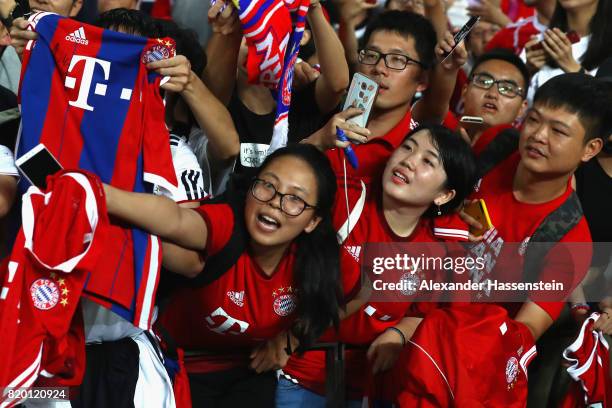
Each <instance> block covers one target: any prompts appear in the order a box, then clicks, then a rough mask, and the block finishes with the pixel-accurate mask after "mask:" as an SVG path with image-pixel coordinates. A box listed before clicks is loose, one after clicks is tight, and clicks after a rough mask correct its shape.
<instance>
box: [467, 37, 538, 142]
mask: <svg viewBox="0 0 612 408" xmlns="http://www.w3.org/2000/svg"><path fill="white" fill-rule="evenodd" d="M528 85H529V73H528V72H527V68H526V67H525V64H524V63H523V62H522V61H521V60H520V59H519V58H518V57H517V56H516V55H514V54H512V52H510V51H507V50H501V49H499V50H493V51H490V52H488V53H485V54H483V55H482V56H481V57H480V58H479V59H477V60H476V62H475V63H474V68H472V71H471V72H470V75H469V77H468V83H467V84H466V85H464V86H463V90H462V93H461V100H462V102H463V114H464V115H466V116H476V117H481V118H482V120H483V123H481V124H478V123H462V126H463V127H464V128H465V130H466V131H467V134H468V136H469V138H470V140H471V143H472V146H474V148H475V150H476V151H477V152H478V151H479V150H480V149H481V148H482V147H484V146H485V145H486V144H488V142H490V140H491V139H492V138H494V137H495V136H496V135H497V134H498V133H499V132H500V131H502V130H503V129H505V128H508V127H509V126H510V125H512V123H513V122H514V121H515V120H517V118H521V117H522V116H523V115H524V113H525V111H526V109H527V100H526V99H525V95H526V94H527V88H526V87H527V86H528ZM488 129H491V130H488ZM485 131H487V132H486V133H487V136H486V137H485V138H483V139H482V140H479V139H480V138H481V136H482V135H483V133H485Z"/></svg>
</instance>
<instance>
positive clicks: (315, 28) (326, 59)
mask: <svg viewBox="0 0 612 408" xmlns="http://www.w3.org/2000/svg"><path fill="white" fill-rule="evenodd" d="M308 23H309V25H310V30H311V31H312V35H313V38H314V42H315V47H316V49H317V55H318V57H319V64H320V65H321V75H320V76H319V78H318V79H317V82H316V84H315V97H316V101H317V106H318V107H319V110H320V111H321V112H322V113H329V112H331V111H332V110H333V109H334V108H335V107H336V106H337V105H338V103H340V100H341V99H342V96H343V95H344V92H345V90H346V87H347V86H348V83H349V68H348V63H347V62H346V59H345V58H338V56H339V55H343V54H344V48H343V47H342V43H341V42H340V39H339V38H338V36H337V35H336V32H335V31H334V29H333V27H332V26H331V25H330V24H329V23H328V22H327V20H326V19H325V16H324V14H323V9H322V7H321V4H320V3H319V1H318V0H311V5H310V9H309V10H308Z"/></svg>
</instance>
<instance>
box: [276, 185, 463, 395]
mask: <svg viewBox="0 0 612 408" xmlns="http://www.w3.org/2000/svg"><path fill="white" fill-rule="evenodd" d="M340 178H341V176H339V184H340ZM343 185H344V184H343V183H342V184H340V185H339V188H340V189H341V190H339V193H338V197H339V198H340V199H339V200H338V201H337V202H336V206H335V209H334V226H335V228H336V229H337V230H338V231H339V232H340V233H342V226H346V224H345V221H346V220H347V218H348V217H347V208H346V203H345V200H344V199H343V197H344V191H343ZM361 186H362V184H361V181H360V180H359V179H357V178H349V179H348V180H347V195H348V201H349V209H353V208H354V207H355V205H354V203H355V202H356V201H357V200H358V199H359V198H360V197H361V194H362V187H361ZM368 191H369V192H368V193H366V194H367V195H366V198H365V202H364V206H363V210H362V212H361V215H360V217H359V219H358V220H357V223H356V224H355V225H354V226H353V227H352V229H351V231H350V234H348V236H347V238H346V240H345V241H344V242H343V244H342V248H341V255H340V260H341V273H342V285H343V288H344V292H345V296H346V297H347V299H350V298H352V297H353V296H354V295H355V294H356V293H357V292H358V290H359V278H360V272H361V269H360V268H361V260H362V259H363V252H364V246H363V244H364V243H370V242H372V243H385V242H389V243H391V242H436V241H441V240H443V239H444V240H455V241H456V240H465V239H467V229H466V227H465V224H463V223H461V222H459V223H457V222H452V223H451V222H447V221H450V220H456V219H455V218H454V217H438V218H437V219H436V223H435V226H434V223H433V222H432V221H431V220H428V219H421V222H420V223H419V224H418V225H417V227H416V228H415V230H414V231H413V233H412V234H411V235H410V236H409V237H400V236H398V235H396V234H395V233H394V232H393V231H392V230H391V228H390V227H389V225H388V223H387V221H386V219H385V217H384V215H383V213H382V207H381V193H380V186H379V184H377V183H373V184H372V185H371V186H370V187H369V190H368ZM433 250H435V249H433ZM437 255H439V256H444V254H437ZM431 307H435V304H413V303H411V302H391V301H386V302H373V301H371V302H368V303H366V304H365V305H363V306H362V307H361V308H360V309H359V310H358V311H357V312H355V313H354V314H352V315H351V316H349V317H347V318H346V319H344V320H343V321H342V322H341V324H340V328H339V332H338V333H336V332H335V331H334V330H331V329H330V330H328V331H327V332H326V333H325V334H324V335H323V336H322V338H321V339H320V341H321V342H333V341H340V342H344V343H348V344H351V345H358V346H361V348H359V349H349V350H347V351H346V354H345V367H346V384H347V395H348V397H349V398H351V399H352V398H360V397H361V396H362V395H363V392H364V385H365V384H364V382H365V377H366V376H365V374H364V373H366V372H369V371H371V370H370V369H369V368H368V365H367V359H366V355H365V353H366V351H367V346H368V345H369V344H370V343H371V342H372V341H373V340H375V339H376V337H377V336H378V335H379V334H381V333H382V332H383V331H384V330H385V329H387V328H388V327H391V326H394V325H396V324H397V323H398V322H399V321H400V320H402V319H403V318H404V317H405V316H422V315H423V314H424V313H425V312H427V311H428V310H429V309H430V308H431ZM325 372H326V371H325V352H324V351H309V352H306V353H304V354H303V355H301V356H292V357H291V358H290V359H289V362H288V364H287V366H286V367H285V368H283V373H284V374H285V376H286V377H288V378H290V379H292V380H295V381H298V383H299V384H300V385H302V386H304V387H306V388H308V389H310V390H312V391H315V392H317V393H320V394H324V392H325Z"/></svg>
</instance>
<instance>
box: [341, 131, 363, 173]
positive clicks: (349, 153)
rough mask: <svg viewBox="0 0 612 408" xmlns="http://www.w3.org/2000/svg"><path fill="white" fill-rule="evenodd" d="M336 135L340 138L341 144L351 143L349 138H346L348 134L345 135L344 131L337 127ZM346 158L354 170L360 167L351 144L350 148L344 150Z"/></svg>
mask: <svg viewBox="0 0 612 408" xmlns="http://www.w3.org/2000/svg"><path fill="white" fill-rule="evenodd" d="M336 135H337V137H338V140H340V141H341V142H348V141H349V140H348V137H346V134H344V131H343V130H342V129H340V128H339V127H337V126H336ZM344 156H346V158H347V160H348V161H349V163H350V164H351V166H352V167H353V168H354V169H356V168H357V167H358V166H359V163H358V162H357V155H356V154H355V151H354V150H353V148H352V147H351V145H350V143H349V145H348V146H346V147H345V148H344Z"/></svg>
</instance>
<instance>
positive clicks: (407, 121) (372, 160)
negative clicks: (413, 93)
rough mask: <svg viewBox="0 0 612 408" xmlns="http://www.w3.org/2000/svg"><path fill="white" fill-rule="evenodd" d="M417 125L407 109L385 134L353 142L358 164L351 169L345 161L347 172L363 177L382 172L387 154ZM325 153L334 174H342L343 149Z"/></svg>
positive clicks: (389, 154)
mask: <svg viewBox="0 0 612 408" xmlns="http://www.w3.org/2000/svg"><path fill="white" fill-rule="evenodd" d="M418 125H419V124H418V123H417V122H415V121H414V119H412V112H411V111H408V112H406V115H405V116H404V117H403V118H402V120H400V121H399V122H398V123H397V124H396V125H395V127H394V128H393V129H391V130H390V131H389V132H388V133H387V134H386V135H383V136H380V137H377V138H374V139H371V140H370V141H368V142H367V143H364V144H361V145H355V144H353V145H352V147H353V151H354V152H355V155H356V156H357V162H358V164H359V166H358V167H357V169H353V168H352V167H351V165H350V164H348V161H347V163H346V172H347V174H348V175H350V176H360V177H364V178H376V177H375V176H373V175H378V174H382V171H383V170H384V168H385V163H386V162H387V159H388V158H389V156H391V153H393V151H394V150H395V149H396V148H397V147H398V146H399V145H400V144H401V143H402V141H403V140H404V138H405V137H406V135H407V134H408V133H409V132H410V131H411V130H413V129H415V128H416V127H417V126H418ZM326 154H327V158H328V159H329V161H330V162H331V165H332V167H333V169H334V171H335V172H336V174H342V173H343V161H344V151H343V149H338V148H336V149H331V150H328V151H327V153H326Z"/></svg>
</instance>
